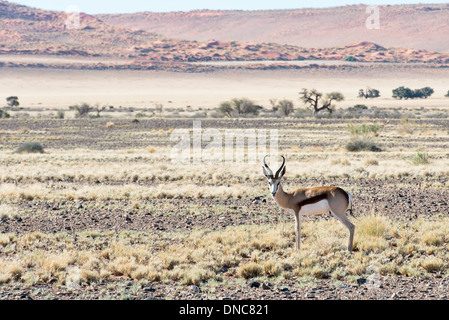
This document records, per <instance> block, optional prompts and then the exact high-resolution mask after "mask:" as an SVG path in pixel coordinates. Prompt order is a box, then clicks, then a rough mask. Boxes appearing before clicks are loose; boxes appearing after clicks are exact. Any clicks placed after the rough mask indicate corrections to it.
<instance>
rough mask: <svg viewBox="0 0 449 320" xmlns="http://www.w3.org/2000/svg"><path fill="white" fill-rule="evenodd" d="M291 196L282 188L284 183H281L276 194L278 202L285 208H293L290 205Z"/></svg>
mask: <svg viewBox="0 0 449 320" xmlns="http://www.w3.org/2000/svg"><path fill="white" fill-rule="evenodd" d="M290 198H291V195H290V194H288V193H286V192H285V191H284V189H283V188H282V185H281V184H279V187H278V191H277V192H276V195H275V196H274V200H275V201H276V203H277V204H278V205H279V206H280V207H281V208H284V209H291V208H290V206H289V202H290V201H289V200H290Z"/></svg>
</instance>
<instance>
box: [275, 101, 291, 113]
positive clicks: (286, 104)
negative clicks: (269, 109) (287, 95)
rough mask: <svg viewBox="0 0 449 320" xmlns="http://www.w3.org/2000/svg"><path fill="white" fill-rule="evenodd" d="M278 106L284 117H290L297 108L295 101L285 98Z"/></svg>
mask: <svg viewBox="0 0 449 320" xmlns="http://www.w3.org/2000/svg"><path fill="white" fill-rule="evenodd" d="M276 108H277V110H279V112H280V113H281V115H283V116H284V117H288V116H289V115H290V114H291V113H293V111H294V110H295V109H294V107H293V101H290V100H285V99H284V100H281V101H279V102H278V104H277V105H276Z"/></svg>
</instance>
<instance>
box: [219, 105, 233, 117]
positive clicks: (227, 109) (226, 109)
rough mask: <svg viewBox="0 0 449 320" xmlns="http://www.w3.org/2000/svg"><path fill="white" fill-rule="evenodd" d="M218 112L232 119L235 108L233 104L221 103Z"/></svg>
mask: <svg viewBox="0 0 449 320" xmlns="http://www.w3.org/2000/svg"><path fill="white" fill-rule="evenodd" d="M218 111H219V112H220V113H222V114H224V115H225V116H226V117H229V118H232V112H233V111H234V108H232V104H231V102H229V101H225V102H222V103H220V106H219V107H218Z"/></svg>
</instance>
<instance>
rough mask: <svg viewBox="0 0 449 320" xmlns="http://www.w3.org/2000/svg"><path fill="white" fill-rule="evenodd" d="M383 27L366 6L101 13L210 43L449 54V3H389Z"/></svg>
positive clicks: (384, 8)
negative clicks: (372, 22)
mask: <svg viewBox="0 0 449 320" xmlns="http://www.w3.org/2000/svg"><path fill="white" fill-rule="evenodd" d="M378 9H379V20H378V21H379V29H369V28H367V27H366V21H367V20H369V17H370V15H371V12H370V11H368V13H367V6H366V5H351V6H342V7H333V8H323V9H297V10H260V11H238V10H233V11H210V10H200V11H191V12H169V13H152V12H141V13H135V14H119V15H101V16H99V17H100V18H101V19H102V20H103V21H105V22H108V23H111V24H114V25H116V26H122V27H136V28H140V29H143V30H147V31H151V32H156V33H161V34H163V35H164V36H167V37H172V38H178V39H186V40H197V41H205V40H209V39H220V40H222V41H233V40H234V41H240V42H276V43H280V44H289V45H295V46H300V47H306V48H325V47H339V46H344V45H346V44H348V43H358V42H362V41H369V42H373V43H379V44H382V45H383V46H386V47H403V48H418V49H424V50H431V51H439V52H449V41H447V40H446V35H447V34H449V23H448V21H449V4H434V5H429V4H426V5H383V6H378Z"/></svg>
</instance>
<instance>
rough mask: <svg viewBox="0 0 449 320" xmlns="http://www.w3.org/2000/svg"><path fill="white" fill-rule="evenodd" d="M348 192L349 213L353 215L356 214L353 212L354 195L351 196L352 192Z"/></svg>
mask: <svg viewBox="0 0 449 320" xmlns="http://www.w3.org/2000/svg"><path fill="white" fill-rule="evenodd" d="M346 193H347V194H348V202H349V205H348V208H349V214H350V215H351V216H354V214H353V213H352V196H351V194H350V193H349V192H346Z"/></svg>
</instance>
